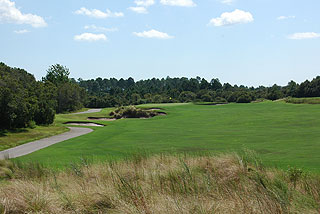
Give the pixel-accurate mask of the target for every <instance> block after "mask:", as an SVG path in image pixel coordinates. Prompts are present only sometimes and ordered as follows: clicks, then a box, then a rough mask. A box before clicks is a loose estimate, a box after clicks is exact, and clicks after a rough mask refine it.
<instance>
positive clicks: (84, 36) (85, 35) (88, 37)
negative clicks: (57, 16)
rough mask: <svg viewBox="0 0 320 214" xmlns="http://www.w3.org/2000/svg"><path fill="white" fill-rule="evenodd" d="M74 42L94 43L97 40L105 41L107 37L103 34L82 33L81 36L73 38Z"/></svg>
mask: <svg viewBox="0 0 320 214" xmlns="http://www.w3.org/2000/svg"><path fill="white" fill-rule="evenodd" d="M74 40H76V41H88V42H95V41H99V40H102V41H106V40H107V37H106V35H104V34H93V33H83V34H80V35H76V36H74Z"/></svg>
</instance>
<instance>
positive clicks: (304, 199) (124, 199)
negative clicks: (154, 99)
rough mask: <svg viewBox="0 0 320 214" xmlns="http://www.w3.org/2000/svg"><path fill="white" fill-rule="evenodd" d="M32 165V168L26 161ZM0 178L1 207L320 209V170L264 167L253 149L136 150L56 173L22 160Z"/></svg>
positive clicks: (28, 210)
mask: <svg viewBox="0 0 320 214" xmlns="http://www.w3.org/2000/svg"><path fill="white" fill-rule="evenodd" d="M30 166H31V167H30ZM13 171H14V172H13V178H12V179H11V180H8V181H7V182H6V183H2V184H1V183H0V189H1V191H0V213H66V214H68V213H128V214H138V213H145V214H151V213H154V214H157V213H159V214H160V213H161V214H162V213H170V214H171V213H172V214H175V213H177V214H178V213H179V214H181V213H182V214H183V213H186V214H187V213H190V214H191V213H192V214H197V213H199V214H200V213H201V214H206V213H208V214H209V213H228V214H232V213H246V214H247V213H255V214H259V213H264V214H265V213H270V214H275V213H279V214H280V213H288V214H289V213H308V214H312V213H314V214H316V213H318V212H319V209H320V177H319V175H314V174H310V173H307V172H304V171H301V170H299V169H296V168H290V170H288V171H282V170H277V169H272V168H268V167H265V166H264V165H263V164H262V162H261V160H260V159H259V157H258V156H257V155H256V154H255V153H253V152H250V151H245V152H242V153H239V154H224V155H202V156H190V155H186V154H185V155H164V154H159V155H156V156H148V155H145V156H133V157H130V158H127V159H126V160H124V161H120V162H101V163H95V164H92V163H91V162H90V161H88V160H87V159H81V161H80V162H79V163H77V164H75V163H74V164H72V165H71V167H69V168H67V169H66V170H64V171H61V172H55V171H52V169H46V168H43V167H41V166H39V165H36V166H34V165H28V164H20V165H18V166H16V167H15V168H14V170H13Z"/></svg>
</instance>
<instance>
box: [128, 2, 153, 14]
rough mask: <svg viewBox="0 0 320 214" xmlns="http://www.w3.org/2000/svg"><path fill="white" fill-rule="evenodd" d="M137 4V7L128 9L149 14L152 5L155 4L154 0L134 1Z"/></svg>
mask: <svg viewBox="0 0 320 214" xmlns="http://www.w3.org/2000/svg"><path fill="white" fill-rule="evenodd" d="M134 3H135V4H136V7H129V8H128V9H129V10H131V11H133V12H136V13H144V14H147V13H148V10H147V8H148V7H150V6H151V5H154V4H155V1H154V0H136V1H134Z"/></svg>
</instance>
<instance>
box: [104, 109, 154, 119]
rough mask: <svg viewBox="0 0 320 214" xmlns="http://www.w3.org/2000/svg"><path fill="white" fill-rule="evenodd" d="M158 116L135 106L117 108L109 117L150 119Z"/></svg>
mask: <svg viewBox="0 0 320 214" xmlns="http://www.w3.org/2000/svg"><path fill="white" fill-rule="evenodd" d="M156 115H158V113H157V112H156V111H152V110H147V109H141V108H136V107H135V106H123V107H119V108H117V109H116V110H114V111H113V112H111V113H110V116H112V117H114V118H116V119H121V118H150V117H154V116H156Z"/></svg>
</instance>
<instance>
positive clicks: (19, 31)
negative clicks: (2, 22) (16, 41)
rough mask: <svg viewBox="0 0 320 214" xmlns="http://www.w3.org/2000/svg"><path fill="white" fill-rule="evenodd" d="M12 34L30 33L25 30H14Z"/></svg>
mask: <svg viewBox="0 0 320 214" xmlns="http://www.w3.org/2000/svg"><path fill="white" fill-rule="evenodd" d="M13 32H14V33H16V34H25V33H30V31H29V30H26V29H24V30H15V31H13Z"/></svg>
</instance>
